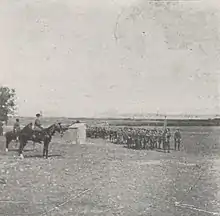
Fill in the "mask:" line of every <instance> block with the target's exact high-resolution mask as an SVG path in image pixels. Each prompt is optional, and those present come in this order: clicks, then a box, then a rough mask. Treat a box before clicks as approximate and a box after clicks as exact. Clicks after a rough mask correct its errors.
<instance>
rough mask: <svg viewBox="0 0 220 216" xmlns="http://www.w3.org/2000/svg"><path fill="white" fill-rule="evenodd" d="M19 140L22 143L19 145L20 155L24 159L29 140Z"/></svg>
mask: <svg viewBox="0 0 220 216" xmlns="http://www.w3.org/2000/svg"><path fill="white" fill-rule="evenodd" d="M19 142H20V145H19V156H20V158H21V159H23V158H24V155H23V150H24V147H25V145H26V144H27V140H25V139H19Z"/></svg>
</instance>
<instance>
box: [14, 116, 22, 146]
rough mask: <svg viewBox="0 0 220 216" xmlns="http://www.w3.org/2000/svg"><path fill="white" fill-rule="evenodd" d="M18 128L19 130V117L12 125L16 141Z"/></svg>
mask: <svg viewBox="0 0 220 216" xmlns="http://www.w3.org/2000/svg"><path fill="white" fill-rule="evenodd" d="M20 130H21V128H20V122H19V119H16V121H15V123H14V126H13V132H14V134H15V136H16V143H17V142H18V134H19V132H20Z"/></svg>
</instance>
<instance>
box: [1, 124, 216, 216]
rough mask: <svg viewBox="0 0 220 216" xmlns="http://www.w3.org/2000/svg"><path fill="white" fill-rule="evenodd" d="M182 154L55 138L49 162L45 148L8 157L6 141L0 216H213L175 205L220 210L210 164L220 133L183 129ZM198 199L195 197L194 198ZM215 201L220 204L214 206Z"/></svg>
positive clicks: (2, 168)
mask: <svg viewBox="0 0 220 216" xmlns="http://www.w3.org/2000/svg"><path fill="white" fill-rule="evenodd" d="M183 130H184V131H183V142H184V146H183V148H182V150H181V152H174V151H172V152H171V153H170V154H164V153H163V152H159V151H145V150H141V151H136V150H131V149H126V148H123V146H120V145H114V144H110V143H107V142H105V141H103V140H88V143H87V144H82V145H73V144H67V143H66V142H65V140H63V139H61V138H60V137H58V136H57V137H55V138H54V139H53V141H52V143H51V146H50V158H49V159H48V160H46V159H43V158H42V146H41V145H38V146H36V149H35V150H34V151H33V150H32V144H31V143H30V144H29V145H28V146H27V148H26V152H25V159H24V160H20V159H19V158H18V156H17V152H16V151H14V149H15V146H14V144H12V145H11V151H9V152H8V153H5V152H4V137H0V162H1V163H0V178H2V179H4V180H5V182H2V183H1V184H0V194H1V196H0V214H1V215H9V216H12V215H51V216H58V215H68V216H74V215H86V216H87V215H89V216H90V215H91V216H93V215H94V216H95V215H125V216H136V215H153V216H161V215H165V216H179V215H183V216H187V215H201V216H203V215H207V214H206V213H203V212H200V213H199V214H195V212H193V211H191V210H188V209H181V208H178V207H176V206H175V205H174V203H175V201H185V202H187V203H188V204H194V205H197V206H201V208H202V207H204V205H206V209H208V210H210V211H214V210H215V209H216V205H214V204H213V202H214V200H216V197H215V196H214V192H213V193H211V191H212V190H215V191H216V189H217V185H216V183H215V182H211V181H210V178H211V177H210V175H211V171H210V166H211V165H210V164H213V163H212V161H213V159H211V158H210V155H211V156H212V157H214V156H217V155H218V153H219V146H218V129H215V128H210V127H209V128H194V129H193V130H192V128H191V129H190V128H188V129H187V128H185V129H183ZM201 169H205V171H206V175H205V176H204V178H203V180H202V182H201V183H198V188H195V189H194V190H192V191H191V192H190V193H191V195H190V196H186V191H187V190H188V188H189V187H190V186H191V185H192V183H193V182H194V181H196V179H197V178H198V176H199V175H200V173H201ZM194 196H195V197H196V198H195V199H194V198H193V197H194ZM212 201H213V202H212Z"/></svg>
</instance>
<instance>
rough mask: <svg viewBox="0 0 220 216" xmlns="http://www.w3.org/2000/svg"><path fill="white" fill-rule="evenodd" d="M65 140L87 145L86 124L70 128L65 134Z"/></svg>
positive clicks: (78, 124)
mask: <svg viewBox="0 0 220 216" xmlns="http://www.w3.org/2000/svg"><path fill="white" fill-rule="evenodd" d="M64 139H65V140H66V141H67V142H68V143H72V144H85V143H86V124H85V123H75V124H73V125H71V126H70V127H69V129H68V130H67V131H66V132H65V134H64Z"/></svg>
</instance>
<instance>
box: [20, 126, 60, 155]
mask: <svg viewBox="0 0 220 216" xmlns="http://www.w3.org/2000/svg"><path fill="white" fill-rule="evenodd" d="M55 132H58V133H60V134H62V133H63V130H62V126H61V124H60V123H55V124H52V125H51V126H49V127H48V128H44V129H43V130H42V131H35V130H32V129H31V130H25V131H22V132H21V133H20V134H19V143H20V145H19V156H20V157H21V158H24V156H23V150H24V147H25V146H26V144H27V142H28V141H33V142H35V143H42V142H43V144H44V148H43V157H45V158H46V159H47V158H48V148H49V144H50V142H51V139H52V136H53V135H54V134H55Z"/></svg>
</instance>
